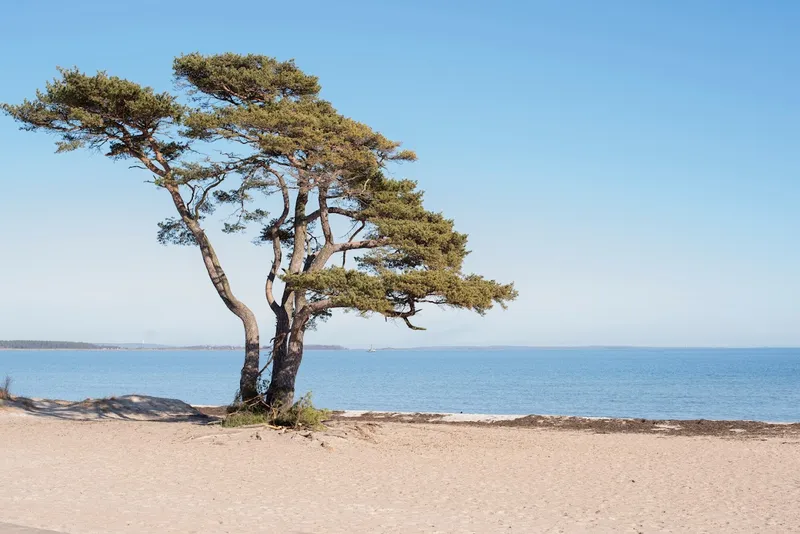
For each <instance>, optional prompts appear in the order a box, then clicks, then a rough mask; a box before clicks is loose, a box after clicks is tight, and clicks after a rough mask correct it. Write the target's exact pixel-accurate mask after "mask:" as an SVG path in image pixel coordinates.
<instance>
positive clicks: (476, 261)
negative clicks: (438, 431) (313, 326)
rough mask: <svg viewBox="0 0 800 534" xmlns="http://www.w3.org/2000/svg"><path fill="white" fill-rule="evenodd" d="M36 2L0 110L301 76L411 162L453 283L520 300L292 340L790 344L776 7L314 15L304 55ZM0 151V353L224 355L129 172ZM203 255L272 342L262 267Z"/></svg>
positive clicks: (213, 301) (5, 139) (12, 59)
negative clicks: (107, 91) (146, 346)
mask: <svg viewBox="0 0 800 534" xmlns="http://www.w3.org/2000/svg"><path fill="white" fill-rule="evenodd" d="M45 4H48V3H47V2H45ZM49 4H50V5H49V7H48V8H47V9H46V11H48V12H49V15H48V17H46V18H42V17H41V16H39V15H36V14H35V13H38V12H40V11H41V10H42V5H41V4H39V5H37V6H32V5H30V6H29V5H22V4H21V3H20V4H17V5H13V6H9V7H6V10H5V12H4V15H3V18H2V19H0V47H1V48H2V50H3V51H5V52H6V53H4V54H1V55H0V69H1V70H2V72H3V73H4V79H5V80H4V84H3V85H2V87H0V101H3V102H10V103H17V102H20V101H21V100H22V99H23V98H26V97H31V96H33V94H34V91H35V90H36V89H37V88H42V87H43V86H44V82H45V81H46V80H48V79H51V78H52V77H53V76H54V75H55V73H56V71H55V67H56V66H57V65H61V66H71V65H77V66H79V67H80V68H81V69H84V70H85V71H88V72H94V71H95V70H97V69H105V70H107V71H108V72H109V73H111V74H114V75H119V76H123V77H128V78H130V79H132V80H135V81H138V82H141V83H145V84H148V85H152V86H153V87H155V88H156V89H157V90H170V89H172V88H173V85H172V80H171V61H172V58H173V57H174V56H175V55H177V54H180V53H184V52H190V51H194V50H199V51H201V52H203V53H219V52H226V51H233V52H238V53H259V54H266V55H272V56H276V57H278V58H279V59H288V58H295V59H296V61H297V64H298V65H299V66H300V67H301V68H302V69H304V70H305V71H306V72H308V73H311V74H314V75H317V76H319V77H320V81H321V84H322V86H323V96H324V97H325V98H327V99H329V100H331V101H332V102H333V104H334V105H335V106H337V108H338V109H339V110H340V111H342V112H343V113H345V114H347V115H349V116H352V117H353V118H355V119H357V120H360V121H363V122H365V123H367V124H369V125H370V126H372V127H374V128H376V129H378V130H380V131H381V132H382V133H384V134H385V135H387V136H388V137H389V138H392V139H398V140H402V141H403V142H404V144H405V146H406V147H407V148H411V149H414V150H416V151H417V153H418V155H419V158H420V160H419V161H418V162H417V163H414V164H410V165H404V166H402V167H400V168H399V169H396V170H395V175H396V176H405V177H409V178H413V179H416V180H418V181H419V183H420V187H421V188H422V189H424V190H426V191H427V194H426V200H427V206H428V207H430V208H431V209H434V210H441V211H443V212H444V213H445V214H446V215H447V216H449V217H453V218H454V219H455V220H456V225H457V228H458V229H459V230H460V231H463V232H466V233H468V234H469V235H470V242H469V249H470V250H472V251H473V252H472V254H471V255H470V256H469V257H468V258H467V261H466V266H465V270H466V271H474V272H477V273H480V274H484V275H486V276H487V277H490V278H494V279H497V280H499V281H503V282H505V281H514V282H515V283H516V286H517V289H518V290H519V292H520V297H519V300H517V301H516V302H514V303H512V304H511V305H510V307H509V309H508V310H507V311H502V310H499V309H498V310H493V311H492V312H490V313H489V314H488V315H487V316H486V317H483V318H481V317H479V316H477V315H475V314H471V313H467V312H460V311H444V312H443V311H439V310H437V309H435V308H433V307H430V308H427V309H425V311H424V312H423V313H422V314H420V316H419V320H418V321H417V322H418V323H419V324H420V325H422V326H425V327H427V328H428V330H427V331H425V332H412V331H410V330H408V329H407V328H406V327H405V326H403V325H402V324H397V323H392V322H385V321H384V320H383V319H382V318H380V317H373V318H372V319H369V320H365V319H362V318H359V317H357V316H356V315H354V314H342V313H337V314H336V316H335V317H334V318H333V319H331V320H330V321H329V322H328V323H326V324H323V325H321V326H320V328H319V330H318V331H316V332H310V333H309V335H308V336H307V342H308V343H330V344H341V345H346V346H366V345H370V344H374V345H376V346H396V347H402V346H421V345H466V344H468V345H569V346H575V345H650V346H798V345H800V328H798V326H800V306H798V302H800V281H798V273H800V253H799V252H798V245H797V234H798V230H800V212H798V210H797V206H798V205H799V204H800V182H799V181H798V178H799V176H798V175H799V174H800V156H798V154H799V153H800V151H799V150H798V147H799V146H800V120H798V119H800V111H799V110H800V106H799V105H798V104H800V74H798V73H800V69H798V67H800V56H798V54H797V53H796V52H797V50H798V49H800V37H798V35H797V34H796V31H795V29H796V27H797V25H798V23H800V7H798V5H796V4H794V3H790V2H776V3H771V4H768V5H757V4H753V3H748V2H704V3H702V5H700V4H694V3H691V2H675V3H669V4H667V3H662V4H661V5H657V4H656V3H647V4H644V3H643V4H638V5H636V4H632V3H629V2H608V3H605V4H603V7H602V9H600V8H599V7H598V5H597V4H594V3H591V2H573V3H570V4H569V5H566V4H565V5H556V3H534V5H531V4H529V3H522V2H519V3H515V2H502V3H498V4H497V5H496V6H493V7H491V8H490V7H488V5H480V4H477V3H468V2H464V3H458V4H456V3H440V4H437V5H436V6H432V5H428V3H423V2H409V3H406V4H404V7H403V9H402V10H401V11H400V12H395V11H392V10H391V9H390V8H389V7H387V6H377V5H372V4H370V3H366V2H364V3H360V2H344V3H340V4H337V5H336V6H335V7H334V6H329V5H327V4H325V3H315V2H311V3H310V4H309V6H307V7H308V9H305V8H304V14H303V15H304V16H305V17H306V18H305V20H304V21H303V36H302V38H301V37H299V36H298V35H297V32H296V31H293V29H292V26H291V23H290V22H287V23H286V24H285V25H283V23H282V25H278V26H273V25H272V24H271V22H270V21H272V20H281V21H291V20H292V17H291V16H290V15H291V10H290V7H289V6H286V5H278V6H264V7H262V8H261V10H260V12H263V13H264V17H265V18H264V19H263V20H262V19H259V18H258V17H253V16H250V15H246V16H244V15H243V16H239V15H238V14H237V11H238V10H234V11H233V12H229V13H227V15H226V18H225V20H224V23H223V21H221V19H220V17H219V12H218V9H217V7H216V5H215V4H211V3H204V2H192V3H191V4H189V3H183V2H181V3H180V4H181V6H180V7H178V6H177V5H176V4H178V3H170V5H169V6H167V5H164V4H163V3H159V4H155V3H153V2H142V5H141V6H140V7H139V8H137V10H136V12H134V13H127V12H126V11H125V9H124V8H123V7H119V6H113V5H107V4H105V3H100V2H82V3H81V4H82V7H79V8H70V7H66V6H64V5H63V4H61V3H57V2H52V3H49ZM156 5H158V6H160V11H159V13H160V16H159V17H158V18H156V19H153V18H151V17H150V16H149V15H148V12H149V9H148V6H151V7H152V6H156ZM457 6H458V7H457ZM242 7H243V8H242V9H241V10H240V11H238V12H239V13H247V12H248V9H247V8H246V7H245V6H242ZM267 15H270V16H267ZM32 20H36V23H35V24H33V25H31V24H32V22H31V21H32ZM173 21H176V22H173ZM161 32H166V33H164V34H162V33H161ZM143 35H149V36H150V38H142V36H143ZM0 142H2V145H0V146H2V147H3V148H2V154H3V171H2V174H0V177H1V178H0V180H2V195H0V229H2V231H1V232H0V250H2V253H3V262H2V264H0V265H2V267H0V294H2V300H0V339H51V340H69V341H91V342H141V341H145V342H147V343H163V344H240V343H241V340H242V335H241V326H240V323H239V321H238V320H237V319H236V318H235V317H234V316H233V315H231V314H230V313H229V312H228V310H227V309H226V308H225V307H224V305H223V304H222V302H221V301H220V300H219V297H218V296H217V295H216V293H215V291H214V290H213V288H212V286H211V284H210V282H209V281H208V278H207V275H206V273H205V271H204V269H203V266H202V262H201V261H200V257H199V253H198V252H197V251H196V250H194V249H191V248H181V247H163V246H161V245H158V244H157V243H156V240H155V231H156V223H157V222H158V221H159V220H162V219H163V218H165V217H168V216H172V207H171V204H170V202H169V199H168V198H167V196H166V195H165V194H164V192H163V191H160V190H157V189H155V188H154V187H153V186H152V185H149V184H146V183H144V181H145V180H147V179H149V177H148V176H147V174H146V173H144V172H143V171H141V170H138V169H128V168H127V165H126V164H124V163H114V162H112V161H109V160H108V159H107V158H105V157H103V156H102V155H101V154H89V153H87V152H84V151H78V152H73V153H70V154H66V155H56V154H54V146H53V138H52V137H50V136H48V135H46V134H34V133H27V132H20V131H18V126H17V125H16V124H15V123H13V121H11V120H10V119H9V118H8V117H5V116H2V117H0ZM212 220H213V221H214V222H216V223H218V222H219V218H218V217H217V218H215V219H212ZM217 226H218V225H217ZM212 234H213V237H214V243H215V246H216V248H217V249H218V251H219V253H220V257H221V259H222V261H223V265H224V267H225V268H226V270H227V272H228V274H229V278H230V280H231V283H232V285H233V288H234V291H235V292H236V294H237V295H238V296H239V297H240V298H241V299H242V300H243V301H245V302H246V303H247V304H248V305H250V306H251V307H252V308H253V309H254V310H255V311H256V313H257V314H258V316H259V318H260V323H261V329H262V341H263V342H266V341H267V340H268V339H269V337H270V335H271V330H272V326H273V323H272V321H273V318H272V316H271V314H270V312H269V310H268V309H267V306H266V303H265V302H264V298H263V284H264V277H265V274H266V272H267V269H268V265H269V261H270V259H271V258H270V250H269V249H268V248H265V247H256V246H253V245H252V244H251V239H252V237H253V235H252V234H251V235H243V236H223V235H220V234H219V233H218V232H212Z"/></svg>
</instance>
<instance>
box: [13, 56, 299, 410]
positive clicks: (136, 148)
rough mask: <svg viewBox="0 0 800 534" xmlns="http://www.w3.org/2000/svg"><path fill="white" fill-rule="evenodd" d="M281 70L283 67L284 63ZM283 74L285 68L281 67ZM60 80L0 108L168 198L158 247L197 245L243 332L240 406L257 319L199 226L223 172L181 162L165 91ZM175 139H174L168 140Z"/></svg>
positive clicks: (251, 373)
mask: <svg viewBox="0 0 800 534" xmlns="http://www.w3.org/2000/svg"><path fill="white" fill-rule="evenodd" d="M287 65H288V64H287ZM288 69H289V70H290V69H291V67H290V66H288ZM59 72H60V75H61V76H60V78H57V79H55V80H54V81H52V82H50V83H48V84H47V87H46V89H45V90H44V91H37V93H36V98H35V99H33V100H26V101H24V102H23V103H22V104H20V105H9V104H3V105H2V109H3V110H4V111H5V112H6V113H8V114H9V115H10V116H11V117H13V118H14V119H16V120H17V121H19V122H20V123H22V129H24V130H32V131H37V130H42V131H45V132H49V133H53V134H56V135H57V136H58V137H59V140H58V142H57V146H58V150H57V151H58V152H65V151H70V150H75V149H78V148H89V149H94V150H99V149H104V150H106V156H108V157H110V158H112V159H114V160H135V161H137V162H138V165H139V166H141V167H143V168H144V169H146V170H147V171H149V172H150V173H151V174H152V175H153V177H154V179H153V183H154V184H155V185H156V186H157V187H159V188H161V189H163V190H165V191H166V192H167V193H168V194H169V195H170V197H171V199H172V202H173V204H174V206H175V210H176V211H177V215H178V217H177V218H172V219H168V220H167V221H165V222H162V223H160V224H159V227H160V231H159V236H158V237H159V241H161V242H162V243H180V244H192V245H196V246H197V247H198V249H199V250H200V253H201V255H202V258H203V264H204V265H205V268H206V271H207V272H208V276H209V278H210V279H211V282H212V284H213V285H214V288H215V289H216V291H217V293H218V294H219V296H220V298H221V299H222V301H223V302H224V303H225V305H226V306H227V307H228V309H229V310H230V311H231V312H232V313H233V314H234V315H236V317H238V318H239V319H240V320H241V322H242V325H243V327H244V334H245V358H244V365H243V367H242V372H241V379H240V384H239V391H240V395H241V396H242V398H243V399H245V400H250V399H254V398H255V397H257V395H258V392H257V388H256V383H257V379H258V374H259V356H260V354H259V353H260V343H259V332H258V324H257V322H256V317H255V315H254V314H253V312H252V311H251V310H250V308H248V307H247V306H246V305H245V304H244V303H243V302H242V301H240V300H239V299H238V298H236V296H235V295H234V293H233V290H232V289H231V286H230V283H229V282H228V278H227V276H226V274H225V271H224V269H223V268H222V264H221V263H220V260H219V258H218V256H217V253H216V252H215V250H214V247H213V246H212V245H211V241H210V239H209V237H208V235H207V234H206V232H205V230H204V228H203V226H202V224H201V223H202V221H203V218H204V217H205V216H206V215H207V214H208V213H210V212H211V211H212V209H213V199H212V194H213V193H214V191H215V190H217V188H218V187H219V186H220V185H221V184H222V182H223V181H224V180H225V178H226V176H227V174H228V172H229V171H228V169H226V168H225V167H224V165H221V164H215V163H209V162H208V161H201V162H198V161H193V160H192V159H190V158H187V154H190V152H189V146H190V144H189V142H188V140H187V138H181V137H180V136H178V135H177V132H176V129H177V127H178V126H179V125H180V124H181V121H182V120H183V118H184V117H185V116H186V114H187V112H188V110H187V108H185V107H184V106H182V105H180V104H179V103H178V102H177V100H176V98H175V97H174V96H172V95H170V94H168V93H156V92H154V91H153V89H151V88H149V87H142V86H140V85H138V84H136V83H133V82H131V81H128V80H125V79H121V78H117V77H113V76H108V75H107V74H106V73H104V72H99V73H97V74H96V75H94V76H87V75H85V74H83V73H81V72H80V71H79V70H77V69H59ZM176 138H177V139H181V140H180V141H174V140H173V139H176Z"/></svg>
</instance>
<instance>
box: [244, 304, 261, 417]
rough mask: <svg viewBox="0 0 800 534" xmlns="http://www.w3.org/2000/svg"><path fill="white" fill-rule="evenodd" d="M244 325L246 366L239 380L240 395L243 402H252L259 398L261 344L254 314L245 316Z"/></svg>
mask: <svg viewBox="0 0 800 534" xmlns="http://www.w3.org/2000/svg"><path fill="white" fill-rule="evenodd" d="M248 311H249V310H248ZM242 324H243V325H244V365H243V366H242V373H241V375H240V378H239V395H240V396H241V398H242V402H250V401H252V400H254V399H256V398H258V371H259V370H260V369H259V368H258V366H259V359H260V357H261V342H260V339H259V335H258V323H257V322H256V318H255V316H254V315H253V314H252V313H246V314H244V317H242Z"/></svg>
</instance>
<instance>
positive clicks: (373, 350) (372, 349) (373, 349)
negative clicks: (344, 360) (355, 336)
mask: <svg viewBox="0 0 800 534" xmlns="http://www.w3.org/2000/svg"><path fill="white" fill-rule="evenodd" d="M367 352H378V351H377V350H375V347H373V346H372V345H370V346H369V350H368V351H367Z"/></svg>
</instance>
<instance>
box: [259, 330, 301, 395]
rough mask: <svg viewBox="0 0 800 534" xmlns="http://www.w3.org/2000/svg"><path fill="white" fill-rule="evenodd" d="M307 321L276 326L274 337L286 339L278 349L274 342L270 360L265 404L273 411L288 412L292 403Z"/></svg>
mask: <svg viewBox="0 0 800 534" xmlns="http://www.w3.org/2000/svg"><path fill="white" fill-rule="evenodd" d="M307 322H308V320H307V319H302V318H298V317H295V320H294V323H293V324H292V325H291V327H289V324H288V320H286V321H281V320H280V319H279V320H278V322H277V325H276V332H275V337H276V340H277V339H278V338H279V336H283V337H282V339H284V340H285V339H286V337H287V335H288V343H287V342H285V341H284V342H283V343H282V344H281V346H280V347H278V344H277V342H276V344H275V349H277V350H276V351H275V352H273V360H272V378H271V381H270V383H269V389H268V390H267V398H266V403H267V405H268V406H270V407H272V408H273V409H278V410H288V409H289V408H290V407H291V406H292V404H293V402H294V383H295V380H296V379H297V371H298V370H299V369H300V362H301V361H302V359H303V338H304V337H305V333H306V323H307Z"/></svg>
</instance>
